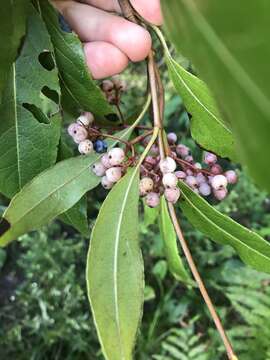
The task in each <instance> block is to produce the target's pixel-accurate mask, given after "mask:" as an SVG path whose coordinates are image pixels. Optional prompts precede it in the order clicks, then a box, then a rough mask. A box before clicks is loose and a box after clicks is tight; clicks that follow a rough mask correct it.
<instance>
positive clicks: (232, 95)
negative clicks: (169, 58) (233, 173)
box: [162, 0, 270, 191]
mask: <svg viewBox="0 0 270 360" xmlns="http://www.w3.org/2000/svg"><path fill="white" fill-rule="evenodd" d="M162 2H163V10H164V15H165V19H166V26H167V28H168V30H169V31H168V32H169V35H170V37H171V39H172V40H173V42H174V44H175V45H176V46H177V47H178V48H179V49H181V50H182V51H183V53H184V55H185V56H187V57H189V59H190V60H191V61H192V62H193V63H194V64H195V66H196V68H197V69H198V71H199V74H200V76H202V77H203V78H204V79H205V80H206V82H207V84H208V85H209V86H210V88H211V89H212V91H213V92H214V94H215V95H216V98H217V100H218V103H219V105H220V107H221V108H222V114H223V115H224V117H225V118H226V121H228V122H229V123H230V124H231V127H232V130H233V134H234V137H235V139H236V142H237V149H238V154H239V158H240V159H241V160H242V162H244V163H245V164H246V165H247V166H248V168H249V170H250V173H251V175H252V176H253V177H254V179H255V180H256V181H257V183H258V184H259V185H261V186H262V187H264V188H265V189H267V190H268V191H270V167H269V166H266V159H265V154H269V153H270V142H269V133H270V82H269V81H266V79H267V77H268V74H269V66H268V63H269V61H270V46H269V42H268V38H269V35H270V29H269V18H268V14H269V12H270V2H269V1H265V0H258V1H256V2H255V1H248V2H245V6H240V4H239V2H237V1H233V0H228V1H215V0H209V1H207V2H205V1H203V0H197V1H195V0H168V1H167V0H163V1H162Z"/></svg>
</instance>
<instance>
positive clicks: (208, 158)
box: [203, 152, 217, 165]
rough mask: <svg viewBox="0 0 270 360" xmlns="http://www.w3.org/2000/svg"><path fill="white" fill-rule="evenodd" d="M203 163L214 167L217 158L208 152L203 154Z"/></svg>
mask: <svg viewBox="0 0 270 360" xmlns="http://www.w3.org/2000/svg"><path fill="white" fill-rule="evenodd" d="M203 162H204V163H205V164H207V165H214V164H215V163H216V162H217V156H216V155H215V154H212V153H210V152H206V153H205V154H204V159H203Z"/></svg>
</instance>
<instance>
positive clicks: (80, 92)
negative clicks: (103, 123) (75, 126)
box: [37, 1, 117, 119]
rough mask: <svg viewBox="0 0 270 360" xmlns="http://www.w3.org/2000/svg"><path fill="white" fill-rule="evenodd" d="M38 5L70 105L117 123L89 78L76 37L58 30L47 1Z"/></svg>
mask: <svg viewBox="0 0 270 360" xmlns="http://www.w3.org/2000/svg"><path fill="white" fill-rule="evenodd" d="M37 3H38V4H39V9H40V11H41V14H42V17H43V19H44V20H45V22H46V24H47V28H48V31H49V33H50V36H51V39H52V43H53V46H54V50H55V58H56V62H57V66H58V69H59V72H60V76H61V81H62V82H63V88H64V89H65V94H66V95H67V96H68V98H69V102H72V103H73V107H75V108H77V110H78V111H81V110H84V111H91V112H92V113H94V114H95V115H99V116H105V117H106V116H108V119H111V118H116V119H117V116H116V114H115V111H114V110H113V108H112V107H111V106H110V105H109V104H108V102H107V101H106V99H105V97H104V94H103V93H102V91H101V90H100V88H99V87H98V86H97V85H96V83H95V81H94V80H93V79H92V78H91V75H90V73H89V69H88V67H87V65H86V63H85V55H84V52H83V48H82V43H81V41H80V40H79V38H78V36H77V35H76V34H75V33H65V32H64V31H62V30H61V28H60V26H59V21H58V14H57V12H56V11H55V10H54V8H53V7H52V6H51V5H50V4H49V2H48V1H37ZM63 104H65V101H64V102H63ZM69 108H70V106H69Z"/></svg>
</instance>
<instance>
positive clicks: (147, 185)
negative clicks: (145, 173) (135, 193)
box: [139, 177, 154, 196]
mask: <svg viewBox="0 0 270 360" xmlns="http://www.w3.org/2000/svg"><path fill="white" fill-rule="evenodd" d="M139 188H140V195H141V196H145V195H146V194H147V193H149V192H151V191H152V190H153V188H154V181H153V180H152V179H151V178H150V177H144V178H142V179H141V181H140V185H139Z"/></svg>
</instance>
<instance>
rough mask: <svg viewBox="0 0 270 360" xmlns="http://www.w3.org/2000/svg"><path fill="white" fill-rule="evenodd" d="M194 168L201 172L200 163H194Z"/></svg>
mask: <svg viewBox="0 0 270 360" xmlns="http://www.w3.org/2000/svg"><path fill="white" fill-rule="evenodd" d="M194 167H195V168H196V169H198V170H201V169H202V165H201V164H200V163H196V164H194Z"/></svg>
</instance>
